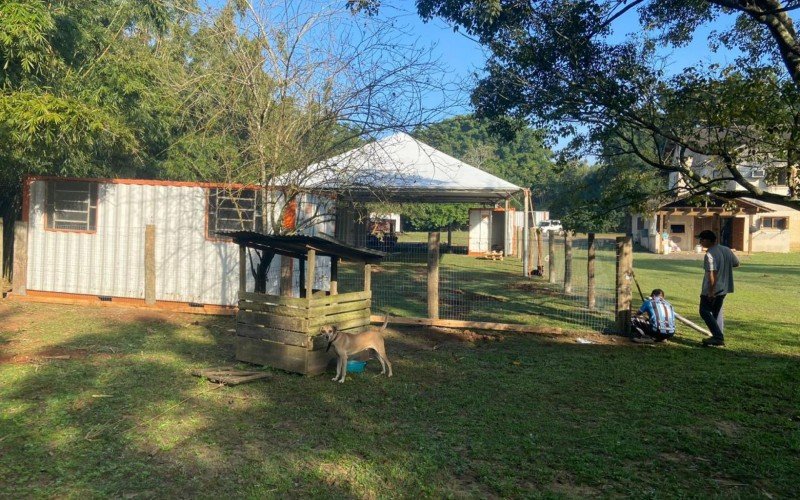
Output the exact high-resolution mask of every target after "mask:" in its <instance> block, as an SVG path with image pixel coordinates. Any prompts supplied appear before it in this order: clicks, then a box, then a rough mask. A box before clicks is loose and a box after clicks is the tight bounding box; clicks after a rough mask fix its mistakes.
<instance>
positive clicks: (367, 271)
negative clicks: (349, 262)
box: [364, 263, 372, 292]
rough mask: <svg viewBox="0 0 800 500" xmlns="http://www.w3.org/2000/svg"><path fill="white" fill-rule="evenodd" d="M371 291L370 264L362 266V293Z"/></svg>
mask: <svg viewBox="0 0 800 500" xmlns="http://www.w3.org/2000/svg"><path fill="white" fill-rule="evenodd" d="M371 290H372V264H366V263H365V264H364V291H365V292H369V291H371Z"/></svg>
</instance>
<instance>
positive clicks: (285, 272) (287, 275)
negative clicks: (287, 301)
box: [281, 255, 294, 297]
mask: <svg viewBox="0 0 800 500" xmlns="http://www.w3.org/2000/svg"><path fill="white" fill-rule="evenodd" d="M293 274H294V259H293V258H291V257H287V256H285V255H281V295H282V296H284V297H292V296H293V295H294V290H293V288H294V280H293V279H292V278H293Z"/></svg>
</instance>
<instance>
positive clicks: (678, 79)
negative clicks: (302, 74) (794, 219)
mask: <svg viewBox="0 0 800 500" xmlns="http://www.w3.org/2000/svg"><path fill="white" fill-rule="evenodd" d="M361 3H362V4H363V2H361ZM359 6H360V5H358V6H357V7H359ZM417 7H418V10H419V13H420V15H421V16H422V17H423V18H424V19H431V18H432V17H434V16H438V17H442V18H444V19H446V20H448V21H450V22H452V23H454V24H455V26H456V27H458V28H459V29H464V30H465V31H466V32H467V33H468V34H470V35H471V36H474V37H476V38H477V39H478V40H479V41H480V43H482V44H483V45H484V46H486V47H487V48H488V49H489V50H490V53H491V56H490V59H489V61H488V63H487V68H486V70H487V75H486V76H485V77H484V78H483V79H482V80H481V81H480V82H479V83H478V85H477V87H476V89H475V90H474V92H473V96H472V98H473V103H474V105H475V106H476V109H477V112H478V115H479V116H481V117H486V118H490V119H493V120H495V121H496V122H497V129H498V130H499V131H501V132H504V133H513V132H514V130H516V129H518V127H519V124H520V123H528V124H533V125H535V126H537V127H547V129H548V130H549V131H550V132H551V133H552V134H556V135H574V136H576V140H574V141H573V143H572V146H573V150H574V151H575V152H576V153H577V154H593V155H597V156H600V155H602V154H603V153H611V154H613V155H616V156H619V155H628V154H630V155H634V156H636V157H637V158H638V159H639V160H640V161H641V162H643V163H645V164H647V165H648V166H650V167H652V168H655V169H659V170H661V171H666V172H678V173H680V174H681V175H682V176H684V178H685V179H686V180H687V182H688V185H689V188H690V191H691V192H704V191H706V190H709V189H718V188H719V187H720V186H721V185H722V184H723V183H725V182H727V181H733V182H735V183H736V184H738V185H739V186H741V187H743V188H744V191H741V192H735V193H728V195H729V196H734V197H735V196H750V197H754V198H758V199H761V200H766V201H770V202H774V203H780V204H783V205H786V206H790V207H794V208H800V199H799V198H798V197H800V176H798V168H797V164H798V151H799V149H798V145H800V144H799V143H798V138H800V133H799V132H800V128H799V127H800V106H798V104H800V100H798V88H799V86H800V48H799V47H800V43H799V42H800V40H798V36H797V33H796V31H795V29H794V26H793V22H792V19H791V16H790V13H791V12H792V11H795V10H796V9H798V8H800V1H797V0H787V1H779V0H707V1H705V0H697V1H691V2H687V1H678V0H667V1H664V0H579V1H575V0H538V1H531V2H517V1H514V0H473V1H468V2H463V1H461V0H418V1H417ZM636 14H638V19H639V22H640V27H641V30H640V31H638V32H636V33H634V34H631V35H627V36H624V37H622V36H619V34H618V33H615V32H614V28H615V26H616V25H617V23H618V22H619V20H620V19H622V18H624V17H629V16H633V15H636ZM723 16H735V23H734V25H733V27H732V28H731V29H730V30H726V31H723V32H721V33H716V34H714V36H713V39H712V42H713V44H714V48H720V47H724V48H727V49H731V50H736V51H738V52H739V53H740V54H741V56H740V57H737V58H736V60H735V62H734V63H732V64H730V65H727V66H714V65H709V66H703V65H701V64H699V63H697V62H693V64H692V65H690V66H688V67H687V68H686V69H685V70H684V71H683V72H681V73H678V74H675V73H671V72H669V71H668V70H667V68H666V66H665V65H666V63H667V62H668V61H666V60H665V58H664V57H661V56H660V55H659V54H660V53H661V52H659V49H660V48H670V47H679V46H682V45H685V44H686V43H688V42H689V41H690V40H691V39H692V36H693V34H694V32H695V30H696V29H697V28H698V27H700V26H702V25H704V24H708V23H710V22H712V21H714V20H716V19H718V18H720V17H723ZM765 110H768V112H765ZM610 138H613V139H614V142H613V143H612V144H613V146H614V147H615V148H616V149H615V150H613V151H612V148H610V147H609V145H608V144H606V143H604V141H608V140H609V139H610ZM687 151H694V152H696V153H700V154H701V155H705V156H707V157H709V158H711V160H710V161H709V162H708V166H709V167H711V169H712V170H714V171H716V174H717V175H716V178H714V177H713V176H711V175H703V174H702V173H699V172H698V171H696V170H694V169H692V168H690V167H689V165H688V164H687V162H685V161H681V160H682V159H683V158H684V157H685V155H686V152H687ZM763 161H769V162H770V163H773V162H777V163H773V165H774V167H773V170H774V171H776V172H777V173H779V174H785V175H786V177H787V178H788V188H789V190H788V195H781V194H774V193H770V192H767V191H765V190H762V189H760V188H759V187H758V186H757V185H755V184H753V183H751V182H749V181H748V180H747V179H746V178H744V177H743V176H742V175H741V173H740V172H739V170H738V168H737V167H738V166H739V165H740V164H742V163H749V162H763Z"/></svg>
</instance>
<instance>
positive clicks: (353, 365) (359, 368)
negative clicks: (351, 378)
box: [347, 359, 367, 373]
mask: <svg viewBox="0 0 800 500" xmlns="http://www.w3.org/2000/svg"><path fill="white" fill-rule="evenodd" d="M365 366H367V362H366V361H358V360H356V359H351V360H348V361H347V373H362V372H363V371H364V367H365Z"/></svg>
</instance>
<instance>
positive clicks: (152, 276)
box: [144, 224, 156, 306]
mask: <svg viewBox="0 0 800 500" xmlns="http://www.w3.org/2000/svg"><path fill="white" fill-rule="evenodd" d="M144 303H145V304H147V305H149V306H152V305H155V303H156V226H154V225H153V224H147V225H146V226H145V227H144Z"/></svg>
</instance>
